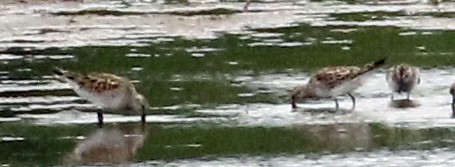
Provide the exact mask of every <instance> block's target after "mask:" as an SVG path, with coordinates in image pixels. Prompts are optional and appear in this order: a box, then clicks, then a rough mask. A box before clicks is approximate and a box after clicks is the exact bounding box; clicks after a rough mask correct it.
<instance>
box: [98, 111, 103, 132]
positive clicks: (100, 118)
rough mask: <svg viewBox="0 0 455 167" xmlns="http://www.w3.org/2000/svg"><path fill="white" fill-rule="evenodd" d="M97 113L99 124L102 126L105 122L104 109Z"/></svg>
mask: <svg viewBox="0 0 455 167" xmlns="http://www.w3.org/2000/svg"><path fill="white" fill-rule="evenodd" d="M97 114H98V126H99V127H100V128H102V127H103V124H104V122H103V111H101V110H100V111H98V112H97Z"/></svg>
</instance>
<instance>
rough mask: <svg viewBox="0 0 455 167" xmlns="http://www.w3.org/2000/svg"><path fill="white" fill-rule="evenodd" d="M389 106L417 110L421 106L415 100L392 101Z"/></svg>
mask: <svg viewBox="0 0 455 167" xmlns="http://www.w3.org/2000/svg"><path fill="white" fill-rule="evenodd" d="M389 105H390V107H393V108H416V107H419V106H420V103H419V102H418V101H415V100H408V99H399V100H393V101H391V102H390V103H389Z"/></svg>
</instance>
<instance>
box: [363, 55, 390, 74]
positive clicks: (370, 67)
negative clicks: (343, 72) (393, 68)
mask: <svg viewBox="0 0 455 167" xmlns="http://www.w3.org/2000/svg"><path fill="white" fill-rule="evenodd" d="M386 60H387V58H382V59H379V60H377V61H375V62H373V63H371V64H367V65H365V68H364V69H363V70H362V71H361V72H360V73H359V75H362V74H365V73H368V72H370V71H374V70H376V69H379V68H381V67H382V66H383V65H385V63H386Z"/></svg>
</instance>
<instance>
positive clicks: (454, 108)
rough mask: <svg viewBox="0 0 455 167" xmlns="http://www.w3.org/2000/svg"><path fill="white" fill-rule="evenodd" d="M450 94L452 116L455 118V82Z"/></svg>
mask: <svg viewBox="0 0 455 167" xmlns="http://www.w3.org/2000/svg"><path fill="white" fill-rule="evenodd" d="M450 94H451V95H452V118H455V83H453V84H452V86H450Z"/></svg>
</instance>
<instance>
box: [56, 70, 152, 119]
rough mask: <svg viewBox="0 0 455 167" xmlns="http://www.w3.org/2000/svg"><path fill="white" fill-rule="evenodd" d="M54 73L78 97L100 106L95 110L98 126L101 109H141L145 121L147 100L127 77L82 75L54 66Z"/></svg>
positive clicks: (121, 110)
mask: <svg viewBox="0 0 455 167" xmlns="http://www.w3.org/2000/svg"><path fill="white" fill-rule="evenodd" d="M54 73H55V74H56V75H57V76H58V77H60V79H62V80H64V81H66V82H68V83H69V84H70V85H71V87H72V88H73V90H74V91H75V92H76V94H78V95H79V96H80V97H82V98H83V99H86V100H87V101H89V102H91V103H93V104H95V105H97V106H99V107H101V109H102V110H100V111H97V113H98V124H99V125H100V126H102V125H103V110H106V111H112V112H124V113H128V112H137V111H141V121H142V124H144V123H145V110H146V109H147V108H148V107H149V104H148V101H147V99H146V98H144V96H142V95H141V94H139V93H138V92H137V90H136V88H135V87H134V85H133V84H132V83H131V82H130V81H129V80H128V79H126V78H123V77H119V76H116V75H114V74H108V73H89V74H87V75H82V74H78V73H73V72H69V71H65V70H62V69H60V68H55V69H54Z"/></svg>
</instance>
